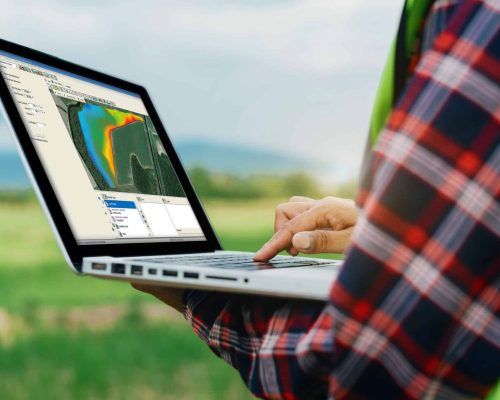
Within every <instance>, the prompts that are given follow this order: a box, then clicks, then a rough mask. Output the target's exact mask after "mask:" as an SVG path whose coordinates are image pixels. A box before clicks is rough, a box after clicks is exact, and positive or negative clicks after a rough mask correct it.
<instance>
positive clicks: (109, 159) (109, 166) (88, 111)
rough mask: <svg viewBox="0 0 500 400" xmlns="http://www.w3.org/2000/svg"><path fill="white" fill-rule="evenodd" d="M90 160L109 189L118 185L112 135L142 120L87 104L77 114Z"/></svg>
mask: <svg viewBox="0 0 500 400" xmlns="http://www.w3.org/2000/svg"><path fill="white" fill-rule="evenodd" d="M78 118H79V120H80V125H81V127H82V132H83V136H84V138H85V144H86V145H87V151H88V152H89V154H90V158H91V159H92V161H93V162H94V164H95V165H96V167H97V169H98V170H99V172H100V173H101V175H102V176H103V178H104V180H105V181H106V183H107V184H108V185H109V186H110V187H116V186H117V185H118V179H117V176H116V164H115V155H114V150H113V144H112V135H113V133H115V132H116V130H117V129H118V128H122V127H124V126H127V125H129V124H132V123H134V122H141V123H144V119H143V118H141V117H139V116H137V115H135V114H131V113H126V112H122V111H118V110H113V109H109V108H105V107H102V106H98V105H96V104H91V103H87V104H85V106H83V108H82V109H81V110H80V111H79V112H78Z"/></svg>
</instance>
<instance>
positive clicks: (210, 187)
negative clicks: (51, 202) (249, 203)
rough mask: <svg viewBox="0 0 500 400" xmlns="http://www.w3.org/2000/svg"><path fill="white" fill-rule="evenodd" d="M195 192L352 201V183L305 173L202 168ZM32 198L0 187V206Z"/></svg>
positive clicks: (193, 172) (193, 174)
mask: <svg viewBox="0 0 500 400" xmlns="http://www.w3.org/2000/svg"><path fill="white" fill-rule="evenodd" d="M188 175H189V177H190V179H191V182H192V183H193V185H194V187H195V188H196V191H197V192H198V194H199V195H200V197H201V198H202V199H264V198H287V197H291V196H294V195H301V196H307V197H312V198H322V197H325V196H338V197H345V198H351V199H352V198H354V197H355V194H356V186H357V183H356V181H355V180H350V181H347V182H341V183H339V184H337V185H335V186H332V187H325V185H322V184H320V183H319V182H318V181H317V180H316V179H314V178H313V177H312V176H310V175H308V174H305V173H291V174H289V175H273V174H269V175H266V174H258V175H257V174H256V175H249V176H246V177H239V176H235V175H231V174H226V173H216V172H212V171H209V170H207V169H205V168H202V167H195V168H192V169H190V170H189V171H188ZM34 199H35V195H34V193H33V191H32V190H31V189H23V190H5V189H1V188H0V203H27V202H31V201H33V200H34Z"/></svg>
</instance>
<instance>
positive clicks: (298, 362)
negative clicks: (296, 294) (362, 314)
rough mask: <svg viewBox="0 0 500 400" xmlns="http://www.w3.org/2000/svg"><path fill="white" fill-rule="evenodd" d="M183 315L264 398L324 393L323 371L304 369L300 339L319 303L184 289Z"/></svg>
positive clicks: (252, 388) (296, 396) (215, 350)
mask: <svg viewBox="0 0 500 400" xmlns="http://www.w3.org/2000/svg"><path fill="white" fill-rule="evenodd" d="M185 300H186V304H185V316H186V319H187V320H188V321H189V322H190V323H191V324H192V326H193V329H194V331H195V333H196V334H197V335H198V336H199V337H200V338H201V339H202V340H203V341H204V342H205V343H207V345H208V346H209V347H210V348H211V349H212V351H213V352H214V353H215V354H216V355H217V356H219V357H221V358H222V359H224V360H225V361H226V362H228V363H229V364H230V365H232V366H233V367H234V368H236V369H237V370H238V372H239V373H240V375H241V377H242V379H243V380H244V382H245V383H246V384H247V386H248V388H249V389H250V390H251V391H252V393H253V394H254V395H256V396H258V397H264V398H290V399H295V398H314V397H316V396H319V397H321V398H325V397H326V394H327V374H325V373H323V374H321V373H319V372H318V371H316V370H313V369H311V370H310V369H309V368H310V367H311V365H308V360H307V357H306V355H305V354H302V353H301V352H300V343H301V342H303V341H304V340H305V339H306V337H307V335H308V332H309V331H310V330H311V328H312V326H313V325H314V324H315V322H316V321H317V319H318V316H319V315H320V314H321V312H322V310H323V308H324V303H321V302H303V301H301V302H300V303H299V302H295V301H290V300H280V299H270V298H259V297H255V296H237V295H227V294H217V293H208V292H200V291H190V292H189V293H187V296H186V298H185Z"/></svg>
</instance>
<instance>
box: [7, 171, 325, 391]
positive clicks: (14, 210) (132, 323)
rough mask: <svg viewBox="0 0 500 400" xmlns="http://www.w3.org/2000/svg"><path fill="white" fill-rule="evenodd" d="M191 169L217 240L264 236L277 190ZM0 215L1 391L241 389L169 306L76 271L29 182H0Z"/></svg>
mask: <svg viewBox="0 0 500 400" xmlns="http://www.w3.org/2000/svg"><path fill="white" fill-rule="evenodd" d="M197 173H200V171H199V169H197V170H195V171H194V174H193V171H192V172H191V177H192V179H193V181H194V183H195V186H197V187H198V186H200V187H201V189H202V191H201V194H202V197H203V198H204V199H205V201H204V205H205V207H206V210H207V212H208V214H209V216H210V218H211V220H212V223H213V225H214V226H215V228H216V231H217V233H218V234H219V236H220V239H221V241H222V243H223V245H224V248H226V249H236V250H247V251H254V250H256V249H257V248H258V247H259V246H260V245H261V244H262V243H263V242H264V241H265V240H266V239H268V238H269V237H270V235H271V234H272V229H273V228H272V226H273V218H274V207H275V205H276V204H277V203H279V202H280V201H283V200H284V199H285V197H284V196H283V193H286V194H288V193H287V190H286V189H283V192H282V193H281V195H282V196H281V197H277V198H267V197H262V196H259V194H258V193H259V191H258V190H257V189H256V190H255V192H254V193H253V194H252V193H251V192H249V191H247V193H246V194H244V195H237V194H235V195H233V198H230V197H229V195H225V196H224V195H221V194H220V193H216V194H214V193H213V192H212V191H211V190H212V189H209V188H207V187H206V186H205V189H203V184H200V183H199V182H198V183H197V178H196V174H197ZM207 177H208V178H207ZM206 179H208V180H209V181H210V180H214V181H228V180H229V181H232V183H231V182H226V183H225V184H222V183H221V185H222V187H224V185H227V187H230V186H231V185H233V186H234V185H237V182H238V179H237V178H231V177H228V176H226V177H221V176H220V175H218V174H210V173H208V172H207V173H204V180H205V184H206ZM273 179H276V178H272V177H268V178H267V180H266V179H263V180H259V181H260V182H261V183H260V185H262V182H266V181H267V182H268V183H269V181H272V180H273ZM303 179H309V178H304V177H303ZM304 182H305V180H304ZM307 185H308V184H307V183H305V187H306V186H307ZM311 187H315V188H316V189H314V190H316V194H319V193H318V192H317V187H319V185H317V186H311ZM297 189H299V188H297ZM299 193H303V194H311V193H307V190H306V191H305V192H300V191H299ZM0 221H1V223H0V255H1V261H0V393H1V394H2V396H1V398H5V399H39V398H40V399H41V398H44V399H68V398H71V399H104V398H106V399H137V398H141V399H160V398H161V399H170V398H171V399H236V398H238V399H244V398H250V395H249V394H248V393H247V391H246V389H245V388H244V386H243V384H242V383H241V380H240V378H239V376H238V374H237V373H236V372H235V371H233V370H232V369H231V368H230V367H228V366H227V365H226V364H225V363H224V362H222V361H221V360H219V359H218V358H216V357H215V356H214V355H213V354H212V353H211V352H210V350H209V349H208V348H207V347H206V346H205V345H204V344H203V343H202V342H201V341H200V340H199V339H198V338H197V337H195V335H194V334H193V333H192V331H191V328H190V327H189V326H188V325H187V323H186V322H185V321H184V319H183V318H182V317H180V316H179V315H177V314H176V313H175V312H174V311H172V310H170V309H169V308H168V307H166V306H165V305H163V304H161V303H159V302H158V301H156V300H154V299H153V298H151V297H149V296H147V295H145V294H142V293H139V292H137V291H135V290H133V289H132V288H131V287H130V286H128V285H127V284H124V283H118V282H108V281H104V280H98V279H94V278H88V277H77V276H75V275H74V274H73V273H72V272H71V271H70V270H69V269H68V268H67V266H66V265H65V262H64V260H63V258H62V256H61V254H60V252H59V249H58V247H57V244H56V243H55V240H54V237H53V235H52V232H51V230H50V228H49V225H48V222H47V221H46V218H45V216H44V214H43V212H42V210H41V207H40V206H39V204H38V202H37V200H36V198H35V196H34V194H33V193H32V191H31V190H29V189H23V190H5V189H4V190H2V191H0Z"/></svg>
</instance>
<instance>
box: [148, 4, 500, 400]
mask: <svg viewBox="0 0 500 400" xmlns="http://www.w3.org/2000/svg"><path fill="white" fill-rule="evenodd" d="M499 31H500V0H455V1H453V0H436V1H422V0H414V1H410V0H408V1H407V3H406V4H405V11H404V13H403V17H402V23H401V25H400V29H399V33H398V40H397V42H396V45H395V46H394V49H393V51H392V52H391V57H390V60H389V63H388V67H387V68H386V71H385V73H384V78H383V81H382V84H381V89H380V92H379V96H378V97H377V102H376V107H375V112H374V117H373V120H372V127H371V128H372V129H371V136H370V141H371V142H372V143H374V144H375V143H376V146H375V148H374V150H373V152H372V151H371V150H369V151H368V156H367V160H366V162H365V172H364V175H363V179H362V187H361V188H360V191H359V194H358V205H359V207H360V213H359V217H358V215H357V214H358V213H357V211H356V208H355V207H354V205H353V204H352V203H351V202H349V201H348V200H343V199H335V198H329V199H324V200H321V201H314V200H311V199H307V198H300V197H296V198H292V199H291V201H290V202H289V203H286V204H284V205H281V206H279V207H278V209H277V213H276V224H275V229H276V233H275V235H274V236H273V238H272V239H271V241H270V242H268V243H267V244H266V245H264V247H263V248H262V249H261V250H260V251H259V252H258V253H257V254H256V256H255V257H256V259H260V260H264V259H269V258H271V257H273V256H274V255H276V254H277V253H278V252H279V251H281V250H288V251H289V252H290V254H297V253H298V252H304V253H317V252H338V251H344V250H346V259H345V264H344V266H343V268H342V271H341V272H340V274H339V277H338V279H337V281H336V282H335V284H334V285H333V287H332V289H331V295H330V300H329V302H328V303H327V304H326V305H325V304H320V303H317V302H302V301H290V300H279V299H263V298H256V297H251V296H236V295H228V294H215V293H206V292H199V291H186V292H182V291H179V290H177V291H176V290H172V289H162V288H151V287H139V289H141V290H144V291H147V292H150V293H152V294H154V295H156V296H157V297H158V298H160V299H162V300H163V301H165V302H167V303H168V304H170V305H172V306H174V307H176V308H177V309H179V310H183V312H184V313H185V316H186V318H187V319H188V321H190V322H191V324H192V325H193V328H194V330H195V332H196V333H197V334H198V335H199V336H200V337H201V339H202V340H204V341H205V342H206V343H207V344H208V345H209V346H210V347H211V348H212V350H213V351H214V352H215V354H217V355H218V356H220V357H222V358H223V359H224V360H225V361H227V362H228V363H230V364H231V365H232V366H234V367H235V368H236V369H238V370H239V372H240V374H241V376H242V378H243V380H244V381H245V382H246V384H247V385H248V387H249V388H250V390H251V391H252V392H253V393H254V394H255V395H257V396H259V397H265V398H272V399H275V398H276V399H277V398H287V399H295V398H326V397H330V398H335V399H338V398H375V399H389V398H449V399H459V398H483V397H484V396H486V395H487V394H488V393H491V390H492V388H493V387H494V386H495V384H496V383H497V382H498V379H499V376H500V254H499V252H500V240H499V237H500V202H499V198H500V33H499ZM388 114H390V115H389V117H388V118H387V116H388ZM353 231H354V233H353V234H352V232H353ZM351 234H352V235H353V237H352V239H351Z"/></svg>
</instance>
